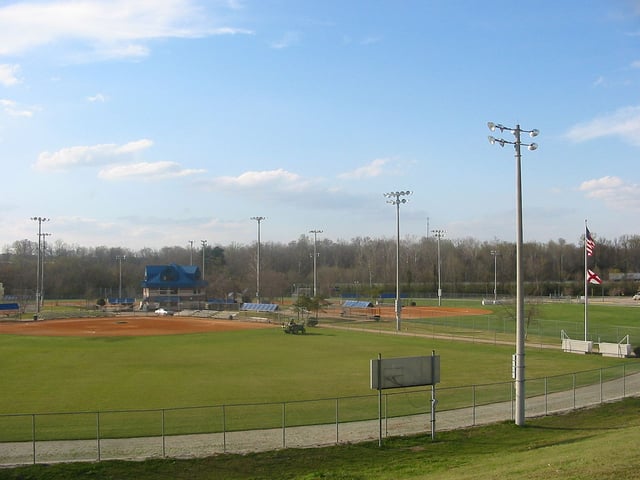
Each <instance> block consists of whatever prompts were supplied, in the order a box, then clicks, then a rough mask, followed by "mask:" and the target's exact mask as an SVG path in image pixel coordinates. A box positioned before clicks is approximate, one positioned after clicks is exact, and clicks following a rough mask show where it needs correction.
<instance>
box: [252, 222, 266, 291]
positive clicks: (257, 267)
mask: <svg viewBox="0 0 640 480" xmlns="http://www.w3.org/2000/svg"><path fill="white" fill-rule="evenodd" d="M264 219H265V217H251V220H255V221H256V222H258V248H257V250H258V251H257V258H256V299H257V301H258V303H260V222H262V220H264Z"/></svg>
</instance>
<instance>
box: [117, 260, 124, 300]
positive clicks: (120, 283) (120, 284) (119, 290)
mask: <svg viewBox="0 0 640 480" xmlns="http://www.w3.org/2000/svg"><path fill="white" fill-rule="evenodd" d="M126 259H127V256H126V255H116V260H117V261H118V264H119V265H120V276H119V277H120V281H119V283H118V303H122V261H123V260H126Z"/></svg>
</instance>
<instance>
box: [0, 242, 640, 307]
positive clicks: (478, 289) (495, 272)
mask: <svg viewBox="0 0 640 480" xmlns="http://www.w3.org/2000/svg"><path fill="white" fill-rule="evenodd" d="M596 241H597V251H596V255H595V256H594V257H592V259H590V268H591V269H593V270H594V271H596V272H597V273H598V274H599V275H600V277H602V278H603V279H604V280H605V282H604V284H603V285H602V287H600V286H598V287H597V288H598V291H597V293H598V294H601V293H602V294H604V295H623V294H624V295H632V294H634V293H635V292H636V290H637V288H638V282H637V281H634V280H624V281H615V282H614V281H608V280H607V279H608V278H609V274H611V273H635V272H640V236H637V235H630V236H622V237H620V238H618V239H615V240H607V239H604V238H597V239H596ZM256 246H257V245H256V243H255V242H254V243H252V244H249V245H242V244H236V243H232V244H230V245H226V246H222V245H205V246H204V252H203V248H202V247H193V248H192V247H190V246H189V245H186V246H184V247H183V246H173V247H163V248H161V249H159V250H154V249H150V248H144V249H141V250H138V251H134V250H130V249H127V248H118V247H90V248H89V247H81V246H73V245H68V244H66V243H64V242H62V241H56V242H51V243H48V244H46V246H45V251H44V252H43V258H44V298H49V299H52V298H59V299H62V298H86V299H87V300H91V299H95V298H99V297H104V296H117V293H118V289H119V279H120V275H119V273H120V272H119V268H120V263H121V268H122V291H123V295H125V296H130V297H139V296H140V293H141V287H140V283H141V282H142V281H143V280H144V268H145V266H146V265H158V264H168V263H176V264H181V265H188V264H190V263H193V264H195V265H198V266H200V268H204V278H205V279H206V280H208V281H209V287H208V290H207V295H208V297H209V298H224V297H226V296H227V295H228V294H229V293H231V292H234V293H236V294H241V295H242V297H244V299H245V300H250V299H251V298H252V297H253V296H254V295H255V290H256V277H257V265H256V258H257V255H256V254H257V248H256ZM317 251H318V258H317V278H318V293H319V294H321V295H322V296H336V295H343V296H344V295H346V296H356V295H357V296H359V297H362V298H371V299H373V298H377V297H378V296H379V295H380V294H382V293H389V292H393V291H394V289H395V281H396V279H395V272H396V240H395V239H391V238H370V237H356V238H353V239H351V240H349V241H346V240H337V241H333V240H330V239H326V238H325V239H322V240H319V241H318V243H317ZM492 251H493V252H497V256H496V257H495V258H494V255H493V254H492ZM312 252H313V240H312V239H309V237H307V236H305V235H302V236H300V238H298V239H297V240H295V241H291V242H289V243H287V244H283V243H275V242H264V243H261V255H260V259H261V261H260V263H261V265H260V284H261V292H260V293H261V297H263V299H265V300H266V299H271V300H274V301H277V299H279V298H281V297H284V296H290V295H291V293H292V292H293V291H295V289H296V288H297V287H300V286H307V287H308V286H309V285H312V284H313V253H312ZM37 253H38V244H37V242H33V241H30V240H21V241H16V242H14V243H13V244H12V245H11V246H9V247H5V249H4V253H2V254H1V255H0V282H2V283H3V284H4V288H5V294H6V295H16V296H32V295H33V293H34V292H35V288H36V263H37ZM121 256H126V259H125V260H124V261H122V262H118V261H117V260H116V258H117V257H121ZM400 257H401V258H400V282H401V289H402V292H403V293H405V294H407V295H408V296H411V297H429V296H435V295H436V292H437V288H438V284H437V282H438V278H437V269H438V268H437V267H438V256H437V245H436V238H434V237H420V238H403V239H401V246H400ZM440 266H441V282H442V289H443V292H444V293H443V295H444V296H448V295H450V296H454V295H467V294H469V295H492V294H493V289H494V280H497V282H496V283H497V290H498V292H499V294H500V295H505V296H509V295H513V292H514V289H515V286H514V282H515V243H510V242H503V241H495V242H487V241H483V242H480V241H478V240H475V239H473V238H464V239H447V238H442V239H441V240H440ZM523 268H524V276H525V286H526V290H527V294H528V295H544V296H547V295H579V294H580V292H581V289H582V288H583V282H584V247H583V239H582V238H581V239H579V240H578V242H577V243H576V244H572V243H568V242H566V241H565V240H564V239H558V240H551V241H549V242H547V243H525V245H524V249H523ZM600 289H602V290H600Z"/></svg>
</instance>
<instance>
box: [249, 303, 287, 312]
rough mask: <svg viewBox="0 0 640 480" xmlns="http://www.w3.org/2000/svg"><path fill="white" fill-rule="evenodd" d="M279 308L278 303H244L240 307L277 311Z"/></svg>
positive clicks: (259, 310)
mask: <svg viewBox="0 0 640 480" xmlns="http://www.w3.org/2000/svg"><path fill="white" fill-rule="evenodd" d="M277 309H278V304H277V303H243V304H242V306H241V307H240V310H247V311H250V312H275V311H276V310H277Z"/></svg>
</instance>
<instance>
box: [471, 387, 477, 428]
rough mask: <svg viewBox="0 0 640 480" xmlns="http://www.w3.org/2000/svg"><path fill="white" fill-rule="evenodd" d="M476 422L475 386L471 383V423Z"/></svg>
mask: <svg viewBox="0 0 640 480" xmlns="http://www.w3.org/2000/svg"><path fill="white" fill-rule="evenodd" d="M475 424H476V386H475V385H471V425H473V426H475Z"/></svg>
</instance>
